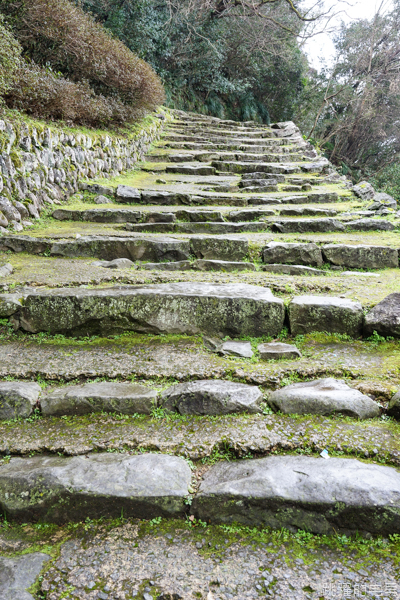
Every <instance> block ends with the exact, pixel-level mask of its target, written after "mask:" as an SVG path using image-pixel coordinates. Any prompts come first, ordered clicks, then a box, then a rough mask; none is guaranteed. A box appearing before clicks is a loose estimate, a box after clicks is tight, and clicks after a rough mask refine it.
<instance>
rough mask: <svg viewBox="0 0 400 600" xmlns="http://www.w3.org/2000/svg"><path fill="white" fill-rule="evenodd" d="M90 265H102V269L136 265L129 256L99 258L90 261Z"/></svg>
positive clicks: (128, 267)
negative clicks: (107, 258) (107, 259)
mask: <svg viewBox="0 0 400 600" xmlns="http://www.w3.org/2000/svg"><path fill="white" fill-rule="evenodd" d="M92 267H103V269H131V268H132V267H136V265H135V263H133V262H132V261H131V260H129V258H116V259H115V260H110V261H106V260H100V261H97V262H93V263H92Z"/></svg>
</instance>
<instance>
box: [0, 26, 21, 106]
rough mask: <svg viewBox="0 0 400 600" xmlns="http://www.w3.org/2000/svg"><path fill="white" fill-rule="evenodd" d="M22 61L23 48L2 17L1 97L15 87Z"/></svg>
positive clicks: (0, 45) (0, 29)
mask: <svg viewBox="0 0 400 600" xmlns="http://www.w3.org/2000/svg"><path fill="white" fill-rule="evenodd" d="M20 61H21V46H20V45H19V43H18V42H17V40H16V39H15V38H14V37H13V35H12V33H11V32H10V31H9V30H8V29H7V28H6V27H5V25H4V20H3V18H2V16H1V15H0V97H1V96H3V94H4V93H5V92H7V90H9V89H10V87H11V86H12V85H13V82H14V76H15V72H16V71H17V69H18V67H19V65H20Z"/></svg>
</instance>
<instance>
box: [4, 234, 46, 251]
mask: <svg viewBox="0 0 400 600" xmlns="http://www.w3.org/2000/svg"><path fill="white" fill-rule="evenodd" d="M52 245H53V242H51V241H49V240H48V239H46V238H34V237H30V236H28V235H7V236H3V237H2V238H0V249H1V250H3V249H4V250H12V251H13V252H27V253H28V254H44V253H46V254H48V253H49V252H50V250H51V248H52Z"/></svg>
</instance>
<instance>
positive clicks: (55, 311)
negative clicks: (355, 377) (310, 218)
mask: <svg viewBox="0 0 400 600" xmlns="http://www.w3.org/2000/svg"><path fill="white" fill-rule="evenodd" d="M23 298H24V301H23V306H20V307H19V308H18V310H17V311H16V312H15V313H14V315H13V322H14V324H15V326H16V327H20V328H22V329H23V330H25V331H29V332H39V331H46V332H49V333H67V334H71V335H80V336H82V335H83V336H85V335H92V334H94V333H99V334H101V335H109V334H116V333H121V332H124V331H136V332H139V333H157V334H158V333H182V334H185V333H187V334H196V333H199V332H204V333H209V334H212V335H215V334H218V335H233V336H245V335H249V336H253V337H262V336H267V335H271V336H276V335H278V334H279V332H280V331H281V330H282V327H283V321H284V317H285V307H284V304H283V301H282V300H281V299H278V298H275V297H274V296H273V294H272V293H271V291H270V290H269V289H268V288H261V287H256V286H252V285H247V284H231V285H229V284H227V285H213V284H198V283H170V284H160V285H144V286H141V287H137V286H131V287H130V286H126V287H124V288H108V289H82V288H65V289H56V290H43V291H36V292H27V293H26V294H24V295H23Z"/></svg>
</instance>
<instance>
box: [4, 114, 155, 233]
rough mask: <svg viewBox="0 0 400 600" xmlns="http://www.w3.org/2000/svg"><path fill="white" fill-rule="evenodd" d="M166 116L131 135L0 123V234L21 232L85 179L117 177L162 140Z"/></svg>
mask: <svg viewBox="0 0 400 600" xmlns="http://www.w3.org/2000/svg"><path fill="white" fill-rule="evenodd" d="M164 119H165V115H161V114H160V115H157V117H154V118H153V119H152V123H150V124H149V125H147V126H144V127H143V129H142V130H141V131H139V132H138V133H137V134H136V135H134V136H131V137H123V136H121V137H118V136H111V135H98V134H96V133H95V132H93V134H91V133H75V132H71V131H67V130H63V129H62V128H61V127H60V128H57V127H53V126H52V127H43V128H42V129H40V127H39V125H38V126H36V127H35V126H33V125H30V124H29V125H28V124H27V123H18V124H12V123H11V122H7V121H3V120H0V232H1V231H4V228H8V229H12V230H15V231H21V230H22V229H23V228H24V226H25V225H28V224H29V223H30V222H31V221H32V219H38V218H39V216H40V213H41V211H42V210H43V209H44V208H45V206H46V205H50V204H60V203H61V201H63V200H65V199H66V198H68V197H69V196H70V195H72V194H74V193H75V192H77V191H78V184H79V181H80V180H82V179H87V178H88V179H98V178H99V177H105V178H108V177H115V176H117V175H120V174H121V173H122V172H123V171H126V170H128V169H131V168H133V166H134V164H135V163H136V162H138V161H139V160H142V158H143V156H144V155H145V154H146V153H147V151H148V149H149V146H150V145H151V144H152V143H153V142H154V141H156V140H157V139H159V137H160V133H161V131H162V128H163V123H164Z"/></svg>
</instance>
